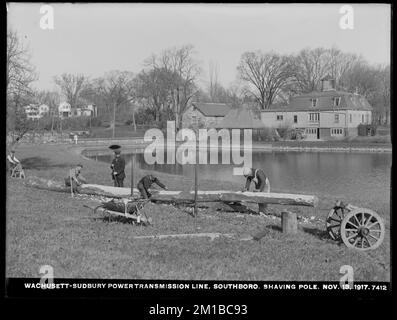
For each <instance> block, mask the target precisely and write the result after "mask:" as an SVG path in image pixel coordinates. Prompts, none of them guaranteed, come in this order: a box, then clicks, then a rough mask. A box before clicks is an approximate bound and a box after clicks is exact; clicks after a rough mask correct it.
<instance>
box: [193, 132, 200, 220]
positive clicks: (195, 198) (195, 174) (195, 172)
mask: <svg viewBox="0 0 397 320" xmlns="http://www.w3.org/2000/svg"><path fill="white" fill-rule="evenodd" d="M198 151H199V148H198V129H196V161H195V163H194V213H193V215H194V216H195V217H197V190H198V181H197V171H198V168H197V167H198V159H199V154H198Z"/></svg>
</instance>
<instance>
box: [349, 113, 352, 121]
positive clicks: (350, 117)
mask: <svg viewBox="0 0 397 320" xmlns="http://www.w3.org/2000/svg"><path fill="white" fill-rule="evenodd" d="M349 121H350V123H352V122H353V117H352V114H349Z"/></svg>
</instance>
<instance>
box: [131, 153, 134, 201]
mask: <svg viewBox="0 0 397 320" xmlns="http://www.w3.org/2000/svg"><path fill="white" fill-rule="evenodd" d="M134 162H135V161H134V152H132V157H131V196H133V195H134Z"/></svg>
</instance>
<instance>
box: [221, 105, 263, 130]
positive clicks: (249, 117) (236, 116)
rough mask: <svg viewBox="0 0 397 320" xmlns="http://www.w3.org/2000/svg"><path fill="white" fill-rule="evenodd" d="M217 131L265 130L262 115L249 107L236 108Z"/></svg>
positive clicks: (223, 120) (224, 119)
mask: <svg viewBox="0 0 397 320" xmlns="http://www.w3.org/2000/svg"><path fill="white" fill-rule="evenodd" d="M215 128H217V129H264V128H265V125H264V124H263V122H262V121H261V118H260V115H259V114H257V113H256V112H255V111H254V110H252V109H251V108H248V107H245V106H243V107H241V108H234V109H231V110H230V111H229V113H228V114H227V115H226V116H225V117H224V118H223V119H222V121H221V122H220V123H218V124H217V125H216V126H215Z"/></svg>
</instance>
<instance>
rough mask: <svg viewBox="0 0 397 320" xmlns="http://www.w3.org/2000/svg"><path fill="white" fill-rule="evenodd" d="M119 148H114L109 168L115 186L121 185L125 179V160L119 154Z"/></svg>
mask: <svg viewBox="0 0 397 320" xmlns="http://www.w3.org/2000/svg"><path fill="white" fill-rule="evenodd" d="M120 154H121V151H120V149H116V150H114V159H113V161H112V164H111V166H110V168H111V169H112V178H113V180H114V186H115V187H121V188H122V187H123V182H124V179H125V172H124V170H125V160H124V158H123V157H122V156H121V155H120Z"/></svg>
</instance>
